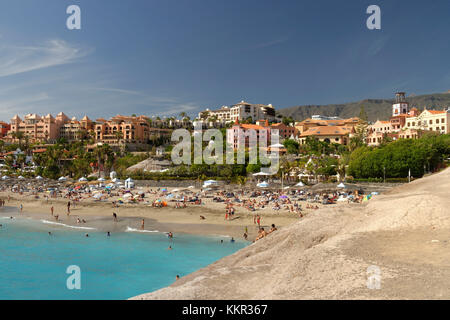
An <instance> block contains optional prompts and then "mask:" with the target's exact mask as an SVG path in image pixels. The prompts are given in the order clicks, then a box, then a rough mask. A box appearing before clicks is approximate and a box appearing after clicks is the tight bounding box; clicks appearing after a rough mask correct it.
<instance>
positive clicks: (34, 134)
mask: <svg viewBox="0 0 450 320" xmlns="http://www.w3.org/2000/svg"><path fill="white" fill-rule="evenodd" d="M59 115H62V116H59ZM59 115H58V117H57V118H54V117H53V116H52V115H51V114H48V115H46V116H45V117H41V116H39V115H37V114H27V115H26V116H25V117H24V119H23V120H22V119H21V118H20V117H19V116H18V115H15V116H14V117H13V118H12V119H11V129H10V130H9V132H8V135H7V137H6V138H5V140H8V141H10V142H15V141H18V140H19V139H18V136H19V135H21V136H22V137H23V139H28V140H29V141H30V142H32V143H33V142H39V141H56V140H57V139H58V138H59V129H60V127H61V126H62V125H63V124H64V119H65V117H66V116H65V115H64V114H63V113H62V112H61V113H60V114H59Z"/></svg>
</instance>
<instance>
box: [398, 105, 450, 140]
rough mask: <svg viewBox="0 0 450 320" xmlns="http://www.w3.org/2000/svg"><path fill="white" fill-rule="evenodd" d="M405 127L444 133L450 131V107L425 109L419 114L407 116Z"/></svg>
mask: <svg viewBox="0 0 450 320" xmlns="http://www.w3.org/2000/svg"><path fill="white" fill-rule="evenodd" d="M403 129H404V130H406V129H416V130H418V129H420V130H429V131H436V132H439V133H442V134H446V133H450V109H447V110H445V109H444V110H427V109H425V110H424V111H422V112H421V113H420V114H419V115H418V116H415V117H407V118H406V122H405V126H404V127H403Z"/></svg>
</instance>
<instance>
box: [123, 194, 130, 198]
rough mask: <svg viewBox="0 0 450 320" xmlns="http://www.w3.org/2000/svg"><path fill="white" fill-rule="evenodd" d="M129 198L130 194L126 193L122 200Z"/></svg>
mask: <svg viewBox="0 0 450 320" xmlns="http://www.w3.org/2000/svg"><path fill="white" fill-rule="evenodd" d="M131 196H132V195H131V193H126V194H124V195H123V198H124V199H128V198H130V197H131Z"/></svg>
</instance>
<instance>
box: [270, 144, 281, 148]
mask: <svg viewBox="0 0 450 320" xmlns="http://www.w3.org/2000/svg"><path fill="white" fill-rule="evenodd" d="M270 148H284V145H282V144H281V143H276V144H272V145H271V146H270Z"/></svg>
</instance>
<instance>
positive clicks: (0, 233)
mask: <svg viewBox="0 0 450 320" xmlns="http://www.w3.org/2000/svg"><path fill="white" fill-rule="evenodd" d="M0 224H1V225H2V226H1V227H0V299H2V300H16V299H20V300H123V299H127V298H130V297H133V296H136V295H139V294H142V293H148V292H151V291H154V290H157V289H160V288H163V287H166V286H168V285H170V284H172V283H173V282H174V281H176V280H175V279H176V276H177V275H179V276H180V277H183V276H186V275H188V274H190V273H192V272H194V271H196V270H199V269H201V268H203V267H206V266H207V265H209V264H211V263H213V262H215V261H217V260H219V259H221V258H222V257H225V256H228V255H230V254H233V253H234V252H236V251H237V250H239V249H241V248H244V247H245V246H246V245H248V243H247V242H244V241H240V240H236V241H234V242H232V241H231V238H229V237H226V236H197V235H190V234H175V235H174V237H173V239H170V238H169V237H168V236H167V234H166V233H164V232H159V231H158V230H145V232H142V231H141V230H137V229H134V228H131V227H128V228H127V229H126V231H124V232H115V233H111V235H110V236H107V234H106V233H105V232H101V231H98V230H96V229H94V228H88V227H78V226H69V225H65V224H63V223H56V222H54V221H48V220H44V219H42V220H35V219H30V218H28V219H27V218H17V217H15V218H14V219H10V218H9V217H0ZM49 232H51V234H49ZM86 234H88V237H86ZM169 246H171V247H172V249H171V250H170V249H168V248H169Z"/></svg>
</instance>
